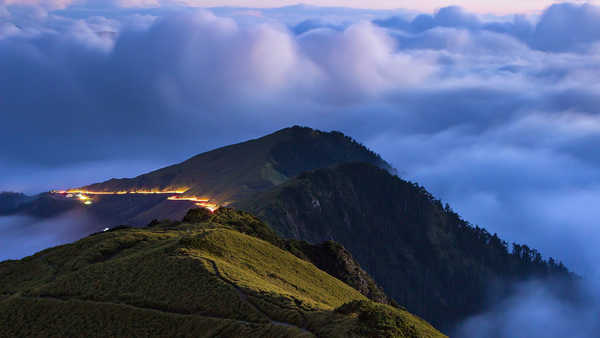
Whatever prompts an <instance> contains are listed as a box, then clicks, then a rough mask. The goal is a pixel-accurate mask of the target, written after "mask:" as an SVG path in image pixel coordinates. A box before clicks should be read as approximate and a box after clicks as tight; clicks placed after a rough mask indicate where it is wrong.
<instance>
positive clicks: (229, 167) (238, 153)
mask: <svg viewBox="0 0 600 338" xmlns="http://www.w3.org/2000/svg"><path fill="white" fill-rule="evenodd" d="M347 162H366V163H371V164H373V165H376V166H378V167H381V168H384V169H386V170H393V169H392V167H391V166H390V165H389V164H388V163H387V162H385V161H384V160H383V159H381V157H379V155H377V154H375V153H374V152H372V151H370V150H369V149H367V148H366V147H364V146H363V145H361V144H359V143H357V142H356V141H354V140H353V139H351V138H350V137H348V136H345V135H344V134H342V133H340V132H322V131H318V130H314V129H310V128H306V127H298V126H296V127H291V128H286V129H283V130H280V131H278V132H275V133H273V134H270V135H267V136H264V137H261V138H258V139H255V140H251V141H247V142H243V143H239V144H234V145H230V146H227V147H223V148H219V149H216V150H212V151H209V152H206V153H203V154H200V155H197V156H194V157H192V158H190V159H188V160H186V161H184V162H182V163H179V164H176V165H172V166H169V167H166V168H163V169H159V170H156V171H153V172H151V173H148V174H144V175H140V176H138V177H135V178H126V179H111V180H109V181H106V182H103V183H96V184H92V185H88V186H85V187H82V188H81V190H89V191H100V192H107V191H108V192H116V191H139V190H149V191H167V190H185V195H187V196H198V197H207V198H210V199H211V200H212V201H215V202H216V203H218V204H220V205H226V204H227V203H229V202H233V201H237V200H240V199H243V198H247V197H249V196H251V195H252V194H254V193H256V192H260V191H265V190H268V189H270V188H272V187H274V186H276V185H278V184H281V183H283V182H285V181H286V180H288V179H289V178H292V177H294V176H296V175H298V174H300V173H302V172H304V171H307V170H313V169H318V168H324V167H328V166H331V165H335V164H339V163H347Z"/></svg>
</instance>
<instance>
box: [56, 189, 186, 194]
mask: <svg viewBox="0 0 600 338" xmlns="http://www.w3.org/2000/svg"><path fill="white" fill-rule="evenodd" d="M187 190H188V189H179V190H134V191H89V190H76V189H72V190H67V191H64V193H71V194H86V195H125V194H144V195H146V194H168V195H172V194H183V193H184V192H186V191H187ZM59 193H63V191H60V192H59Z"/></svg>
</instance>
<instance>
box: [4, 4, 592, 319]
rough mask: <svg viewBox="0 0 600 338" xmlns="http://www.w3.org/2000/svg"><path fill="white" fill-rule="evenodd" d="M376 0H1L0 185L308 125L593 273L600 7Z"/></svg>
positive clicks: (65, 183)
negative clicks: (344, 137)
mask: <svg viewBox="0 0 600 338" xmlns="http://www.w3.org/2000/svg"><path fill="white" fill-rule="evenodd" d="M268 3H269V2H268V1H267V2H263V1H261V2H260V4H262V5H261V6H267V7H268V5H267V4H268ZM272 3H273V5H285V4H288V2H286V1H273V2H272ZM361 3H366V2H364V1H362V2H361ZM371 3H372V4H373V5H372V6H373V8H367V9H365V8H362V9H357V8H322V7H314V6H294V7H281V8H258V7H259V6H258V2H257V1H244V2H243V1H239V2H235V3H234V2H231V4H232V5H241V6H244V7H245V8H237V7H223V5H224V4H227V3H226V2H219V6H220V7H219V8H198V5H199V4H200V7H210V6H211V3H210V2H202V1H196V2H194V3H190V4H188V6H186V5H185V4H183V3H181V2H180V3H178V4H174V3H173V2H167V1H158V2H157V1H153V0H148V1H146V0H122V1H119V0H115V1H94V0H88V1H83V0H81V1H69V0H29V1H16V0H0V74H2V77H1V78H0V114H1V117H2V122H3V123H2V124H1V125H0V128H1V131H2V132H1V133H0V191H1V190H11V191H25V192H27V193H36V192H40V191H44V190H49V189H53V188H65V187H72V186H78V185H83V184H87V183H90V182H96V181H102V180H105V179H108V178H111V177H129V176H135V175H137V174H140V173H143V172H147V171H149V170H152V169H156V168H160V167H161V166H164V165H168V164H172V163H175V162H179V161H182V160H184V159H186V158H188V157H190V156H193V155H195V154H198V153H201V152H203V151H207V150H210V149H212V148H215V147H219V146H223V145H227V144H231V143H234V142H239V141H243V140H246V139H249V138H254V137H260V136H262V135H264V134H267V133H270V132H273V131H276V130H278V129H281V128H284V127H287V126H291V125H295V124H300V125H307V126H310V127H314V128H318V129H322V130H340V131H342V132H344V133H346V134H348V135H350V136H352V137H354V138H356V139H357V140H359V141H360V142H362V143H364V144H366V145H367V146H369V147H370V148H372V149H373V150H375V151H376V152H378V153H380V154H381V155H382V156H383V158H385V159H386V160H388V161H389V162H391V163H392V165H393V166H394V167H396V168H397V169H398V172H399V175H400V176H401V177H402V178H405V179H409V180H413V181H416V182H419V183H420V184H422V185H424V186H425V187H426V188H427V189H429V190H430V191H431V192H432V193H433V194H434V195H435V196H436V197H438V198H441V199H442V200H443V201H444V202H448V203H450V205H451V206H452V207H453V208H454V209H455V210H456V211H458V212H459V213H460V214H461V215H462V216H463V217H464V218H465V219H466V220H468V221H469V222H471V223H473V224H476V225H479V226H483V227H485V228H486V229H488V230H489V231H490V232H492V233H494V232H497V233H498V234H499V235H500V236H501V237H502V238H504V239H506V240H508V241H511V242H512V241H516V242H520V243H527V244H528V245H529V246H531V247H534V248H537V249H538V250H540V251H541V252H542V253H543V254H544V255H545V256H546V257H548V256H553V257H555V258H557V259H559V260H562V261H564V262H565V264H567V266H569V267H570V268H572V269H573V270H574V271H576V272H577V273H579V274H580V275H582V276H585V277H586V278H587V279H588V280H597V279H598V278H599V276H600V274H599V270H598V266H597V263H596V262H598V261H600V251H599V250H598V249H597V248H596V246H597V243H598V242H599V241H600V228H598V226H597V220H598V219H600V208H597V207H596V206H597V205H598V204H599V202H600V152H598V151H597V149H596V148H597V145H598V144H599V141H600V115H599V114H600V111H599V107H600V95H599V94H600V83H599V79H600V54H599V52H600V7H597V6H596V5H594V2H588V3H559V4H552V3H551V2H550V1H541V0H540V1H537V0H532V1H519V2H511V3H510V5H508V2H506V1H504V2H500V1H456V2H446V1H443V2H442V1H439V2H433V1H431V2H428V1H420V2H418V3H417V2H410V1H407V2H402V3H401V7H402V8H396V7H399V6H400V5H395V4H400V2H392V1H389V2H385V1H380V2H377V1H376V2H369V4H371ZM312 4H313V5H336V6H352V5H354V6H359V5H358V1H356V2H353V1H341V0H340V1H333V0H332V1H331V2H325V1H318V2H317V1H315V2H313V3H312ZM375 5H377V6H375ZM450 5H451V6H450ZM375 7H377V8H375ZM384 7H385V8H384ZM388 7H389V8H388ZM390 8H393V9H390ZM5 223H6V222H5ZM5 223H2V224H5ZM13 223H14V222H13ZM3 227H8V225H3ZM498 311H500V310H498ZM494 318H497V317H494Z"/></svg>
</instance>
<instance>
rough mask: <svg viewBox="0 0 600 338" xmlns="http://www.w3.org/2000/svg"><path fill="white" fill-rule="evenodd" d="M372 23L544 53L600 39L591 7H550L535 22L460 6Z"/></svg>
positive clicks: (584, 47)
mask: <svg viewBox="0 0 600 338" xmlns="http://www.w3.org/2000/svg"><path fill="white" fill-rule="evenodd" d="M374 22H375V24H377V25H379V26H382V27H386V28H390V29H396V30H401V31H405V32H409V33H412V34H422V33H426V32H427V31H430V30H435V29H439V28H441V27H444V28H453V29H460V30H465V31H469V32H471V33H473V32H476V31H489V32H495V33H499V34H503V35H507V36H510V37H512V38H515V39H518V40H520V41H521V42H522V43H524V44H527V45H528V46H529V47H530V48H532V49H536V50H541V51H548V52H589V51H590V47H591V46H593V45H594V43H596V42H598V41H599V40H600V33H599V32H600V27H599V25H600V23H599V22H600V9H599V8H598V7H597V6H594V5H591V4H584V5H577V4H572V3H562V4H554V5H552V6H550V7H549V8H547V9H546V10H545V11H544V12H543V13H542V15H541V16H540V17H539V19H538V20H537V23H535V22H534V20H533V19H528V18H527V16H525V15H518V14H517V15H513V17H512V19H510V20H506V18H493V17H492V18H487V19H482V18H481V17H480V16H476V15H474V14H471V13H468V12H466V11H465V10H464V9H462V8H460V7H454V6H453V7H445V8H442V9H440V10H438V11H437V12H436V13H435V14H434V15H428V14H421V15H418V16H417V17H415V18H414V19H412V20H408V19H406V18H405V17H390V18H387V19H378V20H375V21H374Z"/></svg>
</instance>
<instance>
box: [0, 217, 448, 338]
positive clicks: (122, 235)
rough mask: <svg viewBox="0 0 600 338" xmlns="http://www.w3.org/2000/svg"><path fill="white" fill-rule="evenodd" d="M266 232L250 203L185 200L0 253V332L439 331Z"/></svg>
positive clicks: (222, 333) (347, 333) (294, 334)
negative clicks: (15, 255)
mask: <svg viewBox="0 0 600 338" xmlns="http://www.w3.org/2000/svg"><path fill="white" fill-rule="evenodd" d="M273 236H274V235H273V232H272V230H270V229H269V227H268V226H267V225H265V224H264V223H262V222H260V221H259V220H258V219H256V218H254V217H253V216H251V215H249V214H246V213H243V212H238V211H235V210H232V209H227V208H223V209H220V210H217V211H216V212H215V213H214V214H213V213H210V212H208V211H207V210H204V209H203V210H199V209H192V210H190V213H189V214H188V215H187V216H186V218H185V219H184V220H183V221H181V222H166V223H160V222H155V223H153V224H151V225H150V226H149V227H147V228H127V227H121V228H116V229H112V230H110V231H106V232H101V233H97V234H94V235H91V236H89V237H86V238H84V239H82V240H80V241H77V242H75V243H73V244H68V245H63V246H59V247H56V248H51V249H47V250H44V251H42V252H40V253H38V254H36V255H33V256H30V257H27V258H24V259H22V260H19V261H5V262H1V263H0V323H1V324H3V325H1V326H0V332H2V334H7V335H14V334H16V335H34V336H35V335H54V336H58V335H62V336H65V335H77V334H81V332H86V334H87V333H89V334H90V335H92V336H94V335H99V336H105V335H119V336H123V335H129V336H131V335H145V336H165V335H168V336H173V335H175V336H199V337H211V336H215V335H218V336H224V337H238V336H247V337H314V336H328V337H363V336H380V337H444V336H443V335H442V334H441V333H439V332H438V331H437V330H435V329H434V328H433V327H432V326H430V325H429V324H427V323H426V322H425V321H423V320H422V319H420V318H418V317H416V316H413V315H411V314H410V313H408V312H407V311H405V310H402V309H397V308H394V307H390V306H387V305H384V304H378V303H374V302H372V301H369V300H367V298H366V297H365V296H363V295H362V294H360V292H358V291H357V290H356V289H354V288H352V287H350V286H349V285H347V284H345V283H343V282H342V281H340V280H339V279H336V278H334V277H332V276H331V275H329V274H327V273H326V272H324V271H322V270H319V269H318V268H317V267H316V266H315V265H313V264H312V263H310V262H309V261H306V260H303V259H300V258H298V257H297V256H295V255H293V254H292V253H291V252H289V251H287V250H283V249H281V248H279V247H277V246H275V245H273V244H271V242H270V241H274V242H276V243H277V242H278V241H283V240H282V239H280V238H277V237H276V236H275V237H273ZM262 237H264V238H266V239H268V240H264V239H262ZM9 323H10V324H9ZM4 324H7V325H4Z"/></svg>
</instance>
